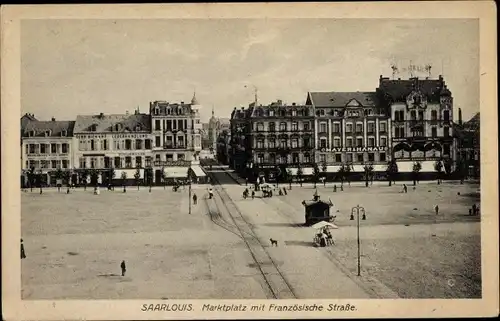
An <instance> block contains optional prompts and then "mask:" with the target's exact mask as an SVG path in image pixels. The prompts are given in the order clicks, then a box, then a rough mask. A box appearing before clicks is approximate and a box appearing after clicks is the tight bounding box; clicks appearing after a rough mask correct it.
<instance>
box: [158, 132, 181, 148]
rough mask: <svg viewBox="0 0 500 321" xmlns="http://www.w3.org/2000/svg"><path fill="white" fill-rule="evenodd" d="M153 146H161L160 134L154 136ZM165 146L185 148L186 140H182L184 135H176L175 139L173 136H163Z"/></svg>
mask: <svg viewBox="0 0 500 321" xmlns="http://www.w3.org/2000/svg"><path fill="white" fill-rule="evenodd" d="M155 146H156V147H162V146H161V136H155ZM165 147H167V148H186V142H185V141H184V136H177V137H176V138H175V139H174V137H173V136H170V135H169V136H165Z"/></svg>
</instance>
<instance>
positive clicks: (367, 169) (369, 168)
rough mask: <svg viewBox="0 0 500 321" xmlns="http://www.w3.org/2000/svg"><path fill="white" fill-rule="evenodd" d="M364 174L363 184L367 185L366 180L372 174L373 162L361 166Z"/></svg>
mask: <svg viewBox="0 0 500 321" xmlns="http://www.w3.org/2000/svg"><path fill="white" fill-rule="evenodd" d="M363 170H364V174H365V186H366V187H368V181H369V180H370V179H371V178H372V176H373V164H371V163H368V164H365V166H363Z"/></svg>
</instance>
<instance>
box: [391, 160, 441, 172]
mask: <svg viewBox="0 0 500 321" xmlns="http://www.w3.org/2000/svg"><path fill="white" fill-rule="evenodd" d="M396 163H397V164H398V172H400V173H410V172H412V171H413V164H415V162H414V161H399V162H396ZM420 164H422V169H421V170H420V172H425V173H432V172H435V171H436V169H435V168H434V164H435V161H422V162H420Z"/></svg>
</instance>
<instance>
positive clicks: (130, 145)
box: [78, 139, 151, 151]
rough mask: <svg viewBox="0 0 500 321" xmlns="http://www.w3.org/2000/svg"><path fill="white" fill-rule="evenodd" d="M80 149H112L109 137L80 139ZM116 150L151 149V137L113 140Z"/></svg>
mask: <svg viewBox="0 0 500 321" xmlns="http://www.w3.org/2000/svg"><path fill="white" fill-rule="evenodd" d="M78 147H79V150H81V151H89V150H92V151H95V150H110V144H109V142H108V140H107V139H101V140H95V139H90V140H80V141H79V142H78ZM113 148H114V150H136V149H151V140H150V139H135V140H134V139H122V140H113Z"/></svg>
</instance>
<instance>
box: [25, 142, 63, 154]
mask: <svg viewBox="0 0 500 321" xmlns="http://www.w3.org/2000/svg"><path fill="white" fill-rule="evenodd" d="M67 153H69V144H67V143H62V144H56V143H52V144H26V154H67Z"/></svg>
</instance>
